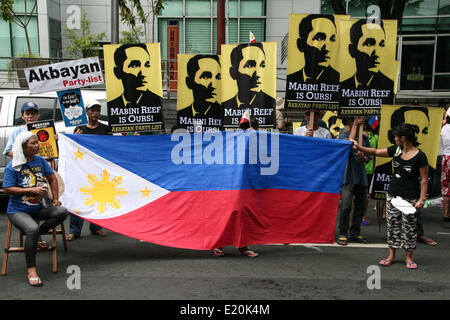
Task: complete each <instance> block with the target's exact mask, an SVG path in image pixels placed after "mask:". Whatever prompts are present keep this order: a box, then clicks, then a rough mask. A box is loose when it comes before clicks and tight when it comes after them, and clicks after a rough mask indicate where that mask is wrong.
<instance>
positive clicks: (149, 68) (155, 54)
mask: <svg viewBox="0 0 450 320" xmlns="http://www.w3.org/2000/svg"><path fill="white" fill-rule="evenodd" d="M103 49H104V56H105V81H106V99H107V101H111V100H113V99H115V98H117V97H118V96H120V95H121V94H122V93H123V91H124V84H125V82H127V85H128V86H131V87H133V88H134V89H137V90H140V91H146V90H149V91H151V92H153V93H155V94H156V95H158V96H160V97H162V95H163V92H162V80H161V55H160V45H159V43H145V44H143V43H141V44H131V45H130V44H126V45H123V44H110V45H104V46H103Z"/></svg>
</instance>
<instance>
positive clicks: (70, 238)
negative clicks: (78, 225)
mask: <svg viewBox="0 0 450 320" xmlns="http://www.w3.org/2000/svg"><path fill="white" fill-rule="evenodd" d="M79 237H80V236H76V235H74V234H73V233H69V234H68V235H67V236H66V240H67V241H73V240H75V239H78V238H79Z"/></svg>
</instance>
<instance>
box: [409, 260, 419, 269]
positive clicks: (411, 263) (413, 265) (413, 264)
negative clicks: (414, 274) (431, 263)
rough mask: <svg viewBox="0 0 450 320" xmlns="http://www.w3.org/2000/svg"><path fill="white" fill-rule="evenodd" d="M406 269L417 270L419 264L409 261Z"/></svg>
mask: <svg viewBox="0 0 450 320" xmlns="http://www.w3.org/2000/svg"><path fill="white" fill-rule="evenodd" d="M406 268H407V269H417V263H415V262H414V261H408V262H406Z"/></svg>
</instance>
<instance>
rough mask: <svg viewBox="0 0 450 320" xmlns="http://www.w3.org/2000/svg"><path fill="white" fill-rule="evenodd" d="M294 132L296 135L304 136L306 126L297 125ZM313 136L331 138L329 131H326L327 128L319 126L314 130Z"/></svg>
mask: <svg viewBox="0 0 450 320" xmlns="http://www.w3.org/2000/svg"><path fill="white" fill-rule="evenodd" d="M294 134H295V135H297V136H305V135H306V126H303V127H298V128H297V129H295V132H294ZM313 137H314V138H327V139H332V137H331V133H330V131H328V130H327V129H325V128H323V127H319V128H318V129H317V130H315V131H314V134H313Z"/></svg>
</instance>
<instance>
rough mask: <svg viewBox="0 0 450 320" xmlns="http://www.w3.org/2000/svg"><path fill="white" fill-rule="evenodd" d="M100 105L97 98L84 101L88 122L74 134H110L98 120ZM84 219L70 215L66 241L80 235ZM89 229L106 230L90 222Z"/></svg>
mask: <svg viewBox="0 0 450 320" xmlns="http://www.w3.org/2000/svg"><path fill="white" fill-rule="evenodd" d="M100 109H101V105H100V103H99V102H98V101H97V100H91V101H87V102H86V114H87V116H88V120H89V123H88V124H87V125H84V126H80V127H76V128H75V131H74V133H75V134H101V135H105V134H111V128H110V127H109V126H108V125H106V124H103V123H101V122H100V121H98V118H99V116H100ZM83 222H84V220H83V219H81V218H79V217H77V216H75V215H73V214H72V215H71V216H70V230H69V234H68V235H67V236H66V239H67V240H68V241H72V240H74V239H75V238H79V237H80V235H81V229H82V228H83ZM89 230H90V231H91V234H92V235H96V236H106V232H104V231H102V227H99V226H98V225H96V224H93V223H90V225H89Z"/></svg>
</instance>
